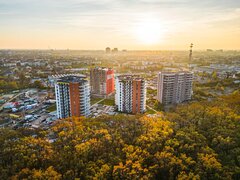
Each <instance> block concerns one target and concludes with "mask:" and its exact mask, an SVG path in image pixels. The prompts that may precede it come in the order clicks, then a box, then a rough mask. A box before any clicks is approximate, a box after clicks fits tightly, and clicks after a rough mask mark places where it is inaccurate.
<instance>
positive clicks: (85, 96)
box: [55, 76, 90, 119]
mask: <svg viewBox="0 0 240 180" xmlns="http://www.w3.org/2000/svg"><path fill="white" fill-rule="evenodd" d="M55 94H56V104H57V116H58V118H60V119H62V118H67V117H71V116H89V115H90V86H89V82H88V81H87V80H86V77H83V76H82V77H79V76H67V77H62V78H60V79H59V80H57V82H56V84H55Z"/></svg>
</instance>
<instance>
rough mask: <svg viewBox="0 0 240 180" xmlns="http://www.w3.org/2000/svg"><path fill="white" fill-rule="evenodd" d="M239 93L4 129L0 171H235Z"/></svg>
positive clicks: (239, 172)
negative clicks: (156, 109) (158, 109)
mask: <svg viewBox="0 0 240 180" xmlns="http://www.w3.org/2000/svg"><path fill="white" fill-rule="evenodd" d="M239 98H240V94H239V93H238V92H236V93H234V94H232V95H229V96H224V97H220V98H219V99H217V100H215V101H212V102H207V101H206V102H196V103H190V104H186V105H181V106H178V107H177V109H176V110H175V111H174V112H169V113H165V114H164V116H162V115H160V114H159V116H155V117H150V116H146V115H136V116H132V115H116V116H102V117H98V118H82V117H80V118H77V117H73V118H68V119H62V120H58V121H57V122H56V123H55V124H54V125H53V126H52V127H51V129H49V130H40V129H38V130H30V129H17V130H11V129H1V130H0V144H1V146H0V152H1V154H0V179H8V178H10V179H75V178H79V179H184V180H185V179H239V178H240V114H239V113H240V112H239V104H240V101H239Z"/></svg>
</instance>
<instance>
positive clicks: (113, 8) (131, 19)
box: [0, 0, 240, 50]
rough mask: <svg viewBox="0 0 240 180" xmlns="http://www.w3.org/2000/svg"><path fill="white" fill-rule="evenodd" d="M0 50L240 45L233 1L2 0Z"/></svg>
mask: <svg viewBox="0 0 240 180" xmlns="http://www.w3.org/2000/svg"><path fill="white" fill-rule="evenodd" d="M0 22H1V29H0V39H1V42H0V49H49V48H51V49H83V50H86V49H89V50H99V49H104V48H105V47H108V46H109V47H118V48H119V49H129V50H134V49H136V50H161V49H163V50H164V49H169V50H183V49H185V50H186V49H187V48H188V46H189V43H191V42H193V43H194V44H196V46H195V49H208V48H210V49H240V48H239V47H240V31H239V30H240V25H239V24H240V2H237V1H234V0H229V1H226V0H221V1H216V0H213V1H211V2H209V1H207V0H202V1H200V2H199V1H194V0H175V1H166V0H159V1H157V0H148V1H147V0H141V1H137V0H131V1H120V0H103V1H100V2H99V1H92V0H90V1H86V0H69V1H63V0H58V1H57V0H52V1H49V0H42V1H36V0H22V1H20V0H12V1H8V2H7V1H2V0H0Z"/></svg>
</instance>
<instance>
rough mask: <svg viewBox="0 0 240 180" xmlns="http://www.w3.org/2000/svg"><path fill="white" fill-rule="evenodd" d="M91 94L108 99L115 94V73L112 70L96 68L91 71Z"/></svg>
mask: <svg viewBox="0 0 240 180" xmlns="http://www.w3.org/2000/svg"><path fill="white" fill-rule="evenodd" d="M90 84H91V93H92V94H93V95H96V96H101V97H106V96H109V95H111V94H112V93H113V92H114V71H113V69H110V68H104V67H96V68H93V69H91V71H90Z"/></svg>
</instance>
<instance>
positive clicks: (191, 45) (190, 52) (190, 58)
mask: <svg viewBox="0 0 240 180" xmlns="http://www.w3.org/2000/svg"><path fill="white" fill-rule="evenodd" d="M192 48H193V43H191V44H190V50H189V70H191V65H190V64H191V63H192Z"/></svg>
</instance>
